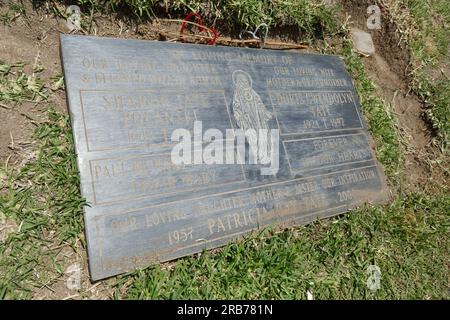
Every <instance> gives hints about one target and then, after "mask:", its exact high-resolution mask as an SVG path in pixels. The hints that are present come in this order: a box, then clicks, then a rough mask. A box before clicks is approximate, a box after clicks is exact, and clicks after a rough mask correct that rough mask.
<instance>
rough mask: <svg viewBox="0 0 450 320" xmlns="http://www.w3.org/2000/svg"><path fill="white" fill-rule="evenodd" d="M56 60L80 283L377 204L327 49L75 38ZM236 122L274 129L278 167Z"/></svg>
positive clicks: (348, 87)
mask: <svg viewBox="0 0 450 320" xmlns="http://www.w3.org/2000/svg"><path fill="white" fill-rule="evenodd" d="M61 55H62V61H63V68H64V76H65V81H66V92H67V99H68V107H69V111H70V119H71V123H72V128H73V135H74V142H75V148H76V153H77V161H78V168H79V171H80V182H81V186H80V187H81V193H82V195H83V197H85V198H86V200H87V202H88V203H89V206H86V207H85V208H84V221H85V232H86V239H87V247H88V256H89V268H90V274H91V278H92V280H98V279H102V278H106V277H110V276H113V275H116V274H119V273H123V272H128V271H131V270H134V269H136V268H142V267H146V266H149V265H150V264H152V263H155V262H163V261H168V260H172V259H175V258H179V257H183V256H186V255H190V254H193V253H197V252H201V251H202V250H205V249H211V248H216V247H219V246H222V245H224V244H226V243H228V242H230V241H233V240H236V239H238V238H239V237H241V236H243V235H245V234H247V233H249V232H252V231H254V230H257V229H260V228H264V227H268V226H277V227H281V228H283V227H290V226H295V225H299V224H303V223H308V222H311V221H313V220H315V219H319V218H324V217H330V216H332V215H336V214H340V213H343V212H345V211H347V210H349V209H351V208H354V207H355V206H357V205H360V204H363V203H365V202H381V201H384V200H385V199H386V198H387V192H386V190H387V188H386V184H385V178H384V175H383V172H382V170H381V169H380V167H379V165H378V163H377V161H376V159H375V158H374V155H373V151H372V148H371V140H370V136H369V134H368V132H367V130H366V126H365V123H364V120H363V118H362V116H361V110H360V105H359V101H358V97H357V95H356V93H355V90H354V88H353V85H352V80H351V78H350V76H349V74H348V73H347V71H346V68H345V65H344V63H343V62H342V60H341V59H340V58H339V57H337V56H326V55H317V54H302V53H298V52H286V51H274V50H261V49H248V48H232V47H220V46H217V47H212V46H204V45H191V44H179V43H167V42H158V41H141V40H121V39H113V38H99V37H90V36H75V35H62V36H61ZM238 129H241V130H243V131H245V130H248V129H254V130H261V129H263V131H264V130H267V132H268V133H277V135H275V136H274V137H277V139H278V141H277V142H278V143H277V144H274V145H271V146H270V148H269V151H270V152H275V150H276V153H274V154H276V157H277V158H276V159H277V160H278V161H276V162H275V161H274V158H271V161H270V162H269V163H267V162H263V161H260V162H258V161H259V160H261V159H260V156H259V155H258V156H257V157H256V160H258V161H256V163H253V162H251V161H250V160H249V159H250V151H249V150H250V148H251V145H252V143H253V140H252V139H251V138H250V137H249V136H247V137H244V138H243V140H242V141H243V144H241V145H239V138H236V136H234V135H233V134H236V133H237V132H238V131H239V130H238ZM180 132H182V135H180ZM212 132H213V133H214V134H212ZM235 138H236V139H235ZM258 139H262V140H259V141H265V140H264V139H266V138H264V136H260V137H258ZM271 139H272V138H271ZM230 141H231V143H230ZM242 141H241V142H242ZM180 146H183V148H181V149H180ZM218 146H221V147H223V148H224V150H223V153H222V151H220V152H219V151H218V150H219V149H217V147H218ZM213 147H214V148H213ZM241 147H242V148H243V149H242V148H241ZM180 150H182V151H181V152H180ZM220 150H222V149H220ZM242 150H244V153H240V152H242ZM175 151H176V152H175ZM176 155H178V156H180V155H182V157H183V159H184V160H183V161H182V162H179V161H177V160H176V158H174V157H175V156H176ZM213 160H214V161H213ZM269 167H270V169H271V170H268V171H264V170H265V169H268V168H269ZM263 172H269V173H268V174H267V173H263Z"/></svg>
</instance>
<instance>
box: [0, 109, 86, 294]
mask: <svg viewBox="0 0 450 320" xmlns="http://www.w3.org/2000/svg"><path fill="white" fill-rule="evenodd" d="M34 138H35V139H36V141H38V143H39V147H38V150H37V153H36V154H35V156H34V157H32V158H31V159H30V160H29V162H28V163H26V164H25V165H24V166H23V167H20V168H12V167H9V168H8V167H6V166H3V167H1V168H0V173H2V174H1V175H0V176H1V177H2V178H1V179H0V217H2V218H3V220H6V221H14V222H15V223H14V225H15V226H16V227H15V228H13V230H12V231H13V232H11V233H10V234H9V235H8V237H7V239H6V240H5V241H4V242H1V243H0V299H10V298H29V297H30V295H31V292H32V291H33V290H34V291H36V290H37V289H39V288H43V287H46V286H50V285H51V284H52V283H54V282H55V281H56V280H57V279H58V278H60V276H61V275H62V274H63V273H64V264H65V263H66V261H64V258H63V257H62V256H60V252H61V250H62V248H63V247H64V246H73V245H74V243H75V241H76V240H77V239H80V240H82V241H83V236H82V230H83V228H82V207H83V205H84V201H83V199H82V198H81V197H80V192H79V177H78V171H77V167H76V157H75V153H74V149H73V143H72V135H71V132H70V126H69V123H68V117H67V116H63V115H61V114H58V113H56V112H55V111H53V110H52V109H50V111H49V114H48V121H47V122H45V123H43V124H41V125H39V126H38V128H37V129H36V133H35V136H34Z"/></svg>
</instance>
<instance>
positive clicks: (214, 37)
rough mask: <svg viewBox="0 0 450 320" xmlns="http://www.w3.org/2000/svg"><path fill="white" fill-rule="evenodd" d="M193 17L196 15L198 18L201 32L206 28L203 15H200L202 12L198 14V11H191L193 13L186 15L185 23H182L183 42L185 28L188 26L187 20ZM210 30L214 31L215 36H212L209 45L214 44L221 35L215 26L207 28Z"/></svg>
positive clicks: (181, 36) (181, 39)
mask: <svg viewBox="0 0 450 320" xmlns="http://www.w3.org/2000/svg"><path fill="white" fill-rule="evenodd" d="M192 17H195V18H196V19H197V22H196V23H197V24H198V25H199V27H198V31H199V32H203V31H204V30H205V29H204V26H203V21H202V16H201V15H200V14H198V13H197V12H191V13H189V14H188V15H187V16H186V18H185V19H184V22H183V24H182V25H181V29H180V42H183V41H184V40H183V32H184V29H186V26H187V21H189V20H190V19H191V18H192ZM207 29H208V30H210V31H212V33H213V34H214V36H213V37H212V38H211V40H209V42H208V44H209V45H213V44H214V43H215V42H216V40H217V38H218V37H219V35H218V34H217V31H216V29H214V28H207Z"/></svg>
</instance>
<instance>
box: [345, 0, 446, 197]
mask: <svg viewBox="0 0 450 320" xmlns="http://www.w3.org/2000/svg"><path fill="white" fill-rule="evenodd" d="M370 4H371V3H369V2H367V1H358V2H356V1H351V3H347V2H346V4H344V8H345V10H346V12H347V13H348V14H350V16H351V19H350V22H351V26H352V27H356V28H359V29H360V30H363V31H365V32H368V33H370V34H371V35H372V39H373V41H374V44H375V50H376V53H375V54H374V55H373V56H370V57H364V58H363V63H364V66H365V68H366V71H367V72H368V74H369V77H370V78H371V79H372V81H373V82H374V84H375V86H376V89H377V93H378V95H379V96H380V97H381V98H382V99H383V100H384V101H385V105H389V104H390V106H391V108H392V111H393V112H394V114H395V116H396V118H397V120H398V123H397V129H398V130H399V133H400V136H401V138H402V141H401V142H402V145H403V149H404V154H405V160H406V161H405V171H406V174H405V178H406V182H407V186H406V187H407V188H408V189H409V190H424V189H429V188H430V186H433V185H434V186H439V185H440V184H445V181H443V180H444V179H445V178H444V177H442V176H441V175H440V174H439V173H438V171H440V170H437V171H436V170H434V168H433V165H432V163H433V161H435V160H436V159H437V158H438V157H440V152H439V150H438V149H437V147H436V146H435V145H434V138H435V133H434V131H433V130H432V129H431V128H430V126H429V124H428V122H427V121H426V117H425V113H424V108H423V104H422V102H421V101H420V100H419V98H418V97H417V96H415V95H413V94H411V93H410V91H409V85H408V84H409V80H410V79H409V68H410V66H409V61H410V58H409V51H408V49H407V48H406V47H405V46H404V45H403V44H402V42H401V40H400V38H399V35H398V33H397V31H396V27H395V25H394V24H393V23H391V22H390V21H389V19H388V18H387V16H386V14H385V13H384V12H383V11H382V12H381V29H379V30H370V29H368V28H367V19H368V17H369V14H368V13H367V7H368V6H369V5H370Z"/></svg>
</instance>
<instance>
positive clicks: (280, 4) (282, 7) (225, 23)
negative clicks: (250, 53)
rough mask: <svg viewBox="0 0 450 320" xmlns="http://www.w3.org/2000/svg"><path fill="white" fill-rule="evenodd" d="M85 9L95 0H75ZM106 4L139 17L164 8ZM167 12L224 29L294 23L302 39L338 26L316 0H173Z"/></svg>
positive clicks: (120, 0)
mask: <svg viewBox="0 0 450 320" xmlns="http://www.w3.org/2000/svg"><path fill="white" fill-rule="evenodd" d="M78 3H79V4H80V5H84V6H85V7H86V8H89V7H90V6H96V7H98V3H97V1H96V0H78ZM106 7H110V8H112V10H114V11H118V10H123V9H128V10H130V11H131V12H134V14H135V15H136V16H138V17H144V18H154V17H155V13H156V12H158V11H161V10H163V9H162V8H165V6H164V5H163V6H161V5H160V2H159V1H156V0H107V1H106ZM167 9H168V12H170V13H174V14H177V15H180V17H181V18H183V17H185V16H186V15H187V13H189V12H198V13H200V14H201V15H202V16H203V17H204V18H205V19H206V20H207V21H206V22H207V23H212V22H213V21H215V22H216V23H217V25H219V26H220V30H221V31H223V32H228V31H231V30H233V31H236V29H238V30H237V31H240V30H243V29H250V30H254V29H255V28H256V27H257V26H258V25H259V24H261V23H266V24H267V25H269V28H273V27H275V26H284V25H288V26H294V27H295V28H297V29H298V32H299V33H300V35H301V36H302V37H303V38H304V39H312V38H314V37H317V36H322V35H324V34H329V33H333V32H334V31H335V30H336V28H337V25H336V24H335V23H334V22H335V21H334V19H333V15H334V13H333V8H332V7H330V6H325V5H323V3H322V1H319V0H278V1H269V0H223V1H212V0H174V1H170V2H169V4H168V6H167Z"/></svg>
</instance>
